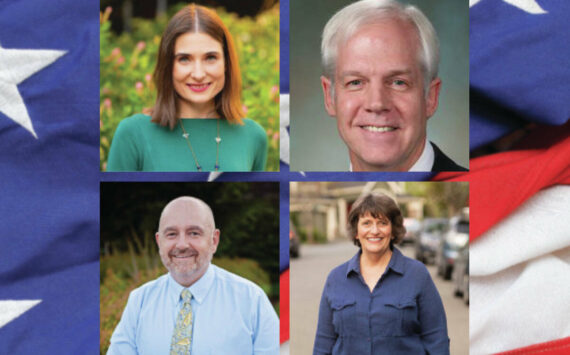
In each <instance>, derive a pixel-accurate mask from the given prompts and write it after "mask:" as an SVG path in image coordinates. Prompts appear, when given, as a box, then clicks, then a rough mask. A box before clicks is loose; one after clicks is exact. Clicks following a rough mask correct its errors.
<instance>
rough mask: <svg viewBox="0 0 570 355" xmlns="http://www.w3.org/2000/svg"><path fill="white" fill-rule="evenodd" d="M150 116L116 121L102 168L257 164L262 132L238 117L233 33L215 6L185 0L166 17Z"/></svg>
mask: <svg viewBox="0 0 570 355" xmlns="http://www.w3.org/2000/svg"><path fill="white" fill-rule="evenodd" d="M153 79H154V82H155V85H156V88H157V99H156V104H155V105H154V107H153V108H152V110H150V112H149V113H150V116H148V115H145V114H136V115H134V116H131V117H128V118H126V119H124V120H123V121H121V123H120V124H119V126H118V127H117V130H116V132H115V136H114V138H113V143H112V145H111V150H110V152H109V161H108V165H107V170H108V171H260V170H264V169H265V163H266V160H267V135H266V134H265V131H264V130H263V128H262V127H261V126H260V125H259V124H257V123H256V122H254V121H252V120H250V119H247V118H244V116H245V115H244V112H243V109H242V103H241V74H240V70H239V63H238V58H237V53H236V49H235V47H234V43H233V40H232V37H231V35H230V33H229V31H228V29H227V28H226V26H225V25H224V23H223V22H222V20H221V19H220V17H219V16H218V15H217V14H216V13H215V11H213V10H211V9H208V8H206V7H203V6H198V5H195V4H190V5H188V6H186V7H184V8H183V9H182V10H180V11H179V12H177V13H176V14H175V15H174V17H173V18H172V19H171V20H170V22H169V23H168V26H167V27H166V30H165V31H164V34H163V36H162V40H161V42H160V49H159V53H158V61H157V64H156V68H155V71H154V76H153Z"/></svg>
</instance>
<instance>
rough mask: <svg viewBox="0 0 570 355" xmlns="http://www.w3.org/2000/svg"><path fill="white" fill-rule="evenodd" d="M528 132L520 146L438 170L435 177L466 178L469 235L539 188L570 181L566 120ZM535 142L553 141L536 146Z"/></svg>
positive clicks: (483, 229) (569, 140)
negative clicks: (460, 168) (459, 168)
mask: <svg viewBox="0 0 570 355" xmlns="http://www.w3.org/2000/svg"><path fill="white" fill-rule="evenodd" d="M544 132H545V131H544V130H539V131H537V132H533V133H531V134H529V135H528V136H527V137H526V138H525V141H524V142H523V144H524V145H519V148H520V147H523V148H534V149H527V150H513V151H507V152H502V153H497V154H492V155H487V156H483V157H480V158H475V159H472V160H471V161H470V164H469V167H470V171H469V172H467V173H458V172H455V173H440V174H438V175H436V176H435V177H434V179H433V180H436V181H469V182H470V198H469V200H470V201H469V202H470V209H471V213H470V215H471V216H472V223H471V227H470V228H471V230H470V234H469V238H470V240H471V241H473V240H475V239H476V238H478V237H479V236H480V235H481V234H483V233H484V232H486V231H487V230H488V229H489V228H491V227H492V226H494V225H495V224H496V223H497V222H499V221H500V220H502V219H503V218H505V217H506V216H507V215H509V214H510V213H511V212H513V211H514V210H515V209H516V208H517V207H518V206H520V205H521V204H522V203H523V202H525V201H526V200H527V199H528V198H529V197H531V196H532V195H534V194H535V193H536V192H538V191H539V190H541V189H543V188H546V187H549V186H552V185H556V184H570V168H569V163H570V124H566V125H564V126H562V127H556V132H552V131H549V137H550V138H551V139H549V140H546V139H545V134H544ZM538 142H548V143H553V142H556V143H554V144H552V145H549V146H547V147H540V148H536V146H537V144H538Z"/></svg>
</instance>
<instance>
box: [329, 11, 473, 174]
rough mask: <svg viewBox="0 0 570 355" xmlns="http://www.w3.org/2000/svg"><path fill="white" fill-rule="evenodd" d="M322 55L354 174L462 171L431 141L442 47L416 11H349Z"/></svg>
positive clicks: (337, 19)
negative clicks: (428, 130) (429, 126)
mask: <svg viewBox="0 0 570 355" xmlns="http://www.w3.org/2000/svg"><path fill="white" fill-rule="evenodd" d="M321 55H322V64H323V76H321V84H322V87H323V93H324V102H325V109H326V111H327V112H328V114H329V115H330V116H332V117H335V118H336V120H337V128H338V132H339V135H340V136H341V138H342V140H343V141H344V142H345V144H346V145H347V147H348V150H349V156H350V162H351V168H352V170H353V171H460V170H465V169H464V168H462V167H461V166H459V165H457V164H456V163H455V162H453V161H452V160H451V159H450V158H448V157H447V156H446V155H445V154H444V153H443V152H442V151H441V150H440V149H439V148H438V147H437V146H436V145H435V144H433V143H431V142H429V141H428V140H427V134H426V126H427V120H428V118H430V117H431V116H432V115H433V114H434V113H435V111H436V110H437V107H438V100H439V92H440V88H441V80H440V78H438V76H437V74H438V64H439V43H438V39H437V34H436V33H435V30H434V28H433V26H432V25H431V23H430V22H429V20H428V19H427V18H426V17H425V16H424V14H423V13H422V12H421V11H420V10H419V9H417V8H416V7H414V6H410V5H407V6H404V5H402V4H400V3H398V2H397V1H394V0H361V1H357V2H355V3H353V4H351V5H348V6H346V7H344V8H343V9H341V10H340V11H339V12H337V13H336V14H335V15H334V16H333V17H332V18H331V19H330V20H329V21H328V23H327V24H326V26H325V29H324V31H323V38H322V43H321Z"/></svg>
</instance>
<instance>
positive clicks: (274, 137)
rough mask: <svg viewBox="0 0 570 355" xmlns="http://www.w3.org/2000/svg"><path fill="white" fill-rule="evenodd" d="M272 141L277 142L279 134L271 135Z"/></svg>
mask: <svg viewBox="0 0 570 355" xmlns="http://www.w3.org/2000/svg"><path fill="white" fill-rule="evenodd" d="M272 139H273V141H277V140H278V139H279V132H275V133H273V137H272Z"/></svg>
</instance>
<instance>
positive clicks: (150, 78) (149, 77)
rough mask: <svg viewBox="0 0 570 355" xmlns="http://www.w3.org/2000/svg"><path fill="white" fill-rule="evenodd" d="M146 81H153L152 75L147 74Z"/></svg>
mask: <svg viewBox="0 0 570 355" xmlns="http://www.w3.org/2000/svg"><path fill="white" fill-rule="evenodd" d="M144 80H146V81H149V82H150V81H151V80H152V75H150V74H146V75H145V76H144Z"/></svg>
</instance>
